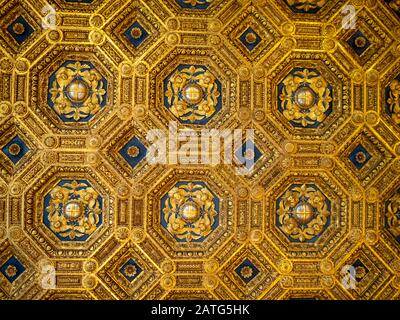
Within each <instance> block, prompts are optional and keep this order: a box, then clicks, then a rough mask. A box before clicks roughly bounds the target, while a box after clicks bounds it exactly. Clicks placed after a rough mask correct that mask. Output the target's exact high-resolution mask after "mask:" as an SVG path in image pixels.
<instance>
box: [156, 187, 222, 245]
mask: <svg viewBox="0 0 400 320" xmlns="http://www.w3.org/2000/svg"><path fill="white" fill-rule="evenodd" d="M219 202H220V201H219V199H218V197H217V196H216V195H215V194H214V193H213V192H212V191H211V190H210V189H209V187H208V186H207V185H206V184H205V183H204V182H201V181H191V182H189V181H180V182H178V183H177V184H175V186H174V187H173V188H172V189H171V190H170V191H168V192H167V193H166V194H165V195H164V196H163V197H162V198H161V212H160V215H161V216H160V221H161V225H162V226H163V227H164V228H165V229H166V230H168V232H169V233H170V234H171V235H172V236H173V237H174V238H175V240H176V241H178V242H202V241H203V240H204V239H205V238H207V237H208V235H209V234H210V233H211V232H213V231H214V230H215V229H216V228H217V227H218V224H219V210H220V204H219Z"/></svg>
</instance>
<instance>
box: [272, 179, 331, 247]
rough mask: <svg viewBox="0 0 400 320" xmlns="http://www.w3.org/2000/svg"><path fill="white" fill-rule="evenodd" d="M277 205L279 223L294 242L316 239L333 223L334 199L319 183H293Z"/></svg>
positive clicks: (277, 220)
mask: <svg viewBox="0 0 400 320" xmlns="http://www.w3.org/2000/svg"><path fill="white" fill-rule="evenodd" d="M276 207H277V213H276V225H277V227H278V228H279V229H280V230H281V231H282V232H283V233H284V234H285V236H286V237H287V238H288V239H289V240H290V241H291V242H314V241H315V240H316V239H318V237H320V235H321V234H322V233H323V232H324V230H325V229H326V228H327V227H328V226H329V225H330V221H331V218H330V216H331V212H330V211H331V201H330V200H329V199H328V198H327V197H326V196H325V195H324V194H323V193H322V192H321V190H320V189H319V187H318V186H317V185H315V184H292V185H291V186H290V187H289V188H288V189H287V190H286V191H285V192H284V194H283V195H282V196H281V197H279V198H278V200H277V202H276Z"/></svg>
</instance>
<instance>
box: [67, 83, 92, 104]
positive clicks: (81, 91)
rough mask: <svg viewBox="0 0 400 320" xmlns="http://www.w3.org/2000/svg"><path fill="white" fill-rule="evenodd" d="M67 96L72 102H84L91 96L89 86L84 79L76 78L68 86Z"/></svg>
mask: <svg viewBox="0 0 400 320" xmlns="http://www.w3.org/2000/svg"><path fill="white" fill-rule="evenodd" d="M67 96H68V98H69V99H70V100H71V101H72V102H84V101H85V100H86V99H87V98H88V96H89V87H88V85H87V84H86V82H84V81H83V80H80V79H75V80H73V81H71V83H70V84H69V85H68V87H67Z"/></svg>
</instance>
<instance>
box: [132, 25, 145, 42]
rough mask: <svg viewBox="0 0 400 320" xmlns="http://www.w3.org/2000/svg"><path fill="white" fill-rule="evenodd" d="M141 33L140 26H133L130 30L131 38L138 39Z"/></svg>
mask: <svg viewBox="0 0 400 320" xmlns="http://www.w3.org/2000/svg"><path fill="white" fill-rule="evenodd" d="M142 34H143V32H142V30H140V28H137V27H135V28H133V29H132V30H131V36H132V38H133V39H139V38H140V37H141V36H142Z"/></svg>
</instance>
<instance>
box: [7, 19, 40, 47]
mask: <svg viewBox="0 0 400 320" xmlns="http://www.w3.org/2000/svg"><path fill="white" fill-rule="evenodd" d="M7 31H8V32H9V33H10V35H11V36H12V37H13V38H14V39H15V41H17V42H18V44H22V43H23V42H25V41H26V40H27V39H28V38H29V37H30V36H31V35H32V33H33V32H35V30H34V29H33V27H32V26H31V25H30V24H29V23H28V21H26V19H25V18H24V17H23V16H22V15H21V16H19V17H18V18H17V19H15V20H14V21H13V22H12V23H11V24H10V25H9V26H8V28H7Z"/></svg>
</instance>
